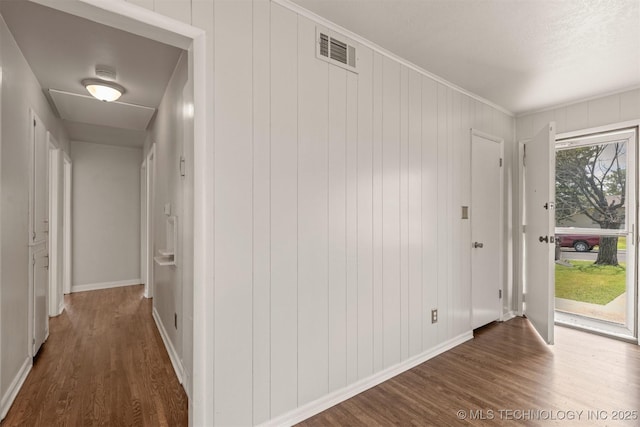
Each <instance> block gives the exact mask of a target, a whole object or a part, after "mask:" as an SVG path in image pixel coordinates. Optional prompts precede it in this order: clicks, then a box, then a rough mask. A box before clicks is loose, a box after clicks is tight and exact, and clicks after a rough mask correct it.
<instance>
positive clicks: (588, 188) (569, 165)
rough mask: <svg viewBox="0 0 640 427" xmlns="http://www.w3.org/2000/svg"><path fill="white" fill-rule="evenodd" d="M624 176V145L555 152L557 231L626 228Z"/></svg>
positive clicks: (614, 143)
mask: <svg viewBox="0 0 640 427" xmlns="http://www.w3.org/2000/svg"><path fill="white" fill-rule="evenodd" d="M626 172H627V144H626V142H611V143H607V144H599V145H588V146H579V147H572V148H563V149H560V150H558V151H557V152H556V227H580V228H595V229H616V230H617V229H623V228H625V221H626V218H625V216H626V205H625V203H626V182H627V174H626Z"/></svg>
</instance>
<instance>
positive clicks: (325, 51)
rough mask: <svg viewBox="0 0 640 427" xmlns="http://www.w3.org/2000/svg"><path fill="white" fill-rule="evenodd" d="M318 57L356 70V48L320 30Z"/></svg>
mask: <svg viewBox="0 0 640 427" xmlns="http://www.w3.org/2000/svg"><path fill="white" fill-rule="evenodd" d="M317 56H318V58H320V59H322V60H325V61H327V62H329V63H330V64H334V65H338V66H341V67H342V68H346V69H347V70H349V71H353V72H356V64H357V60H356V48H355V47H353V46H350V45H348V44H347V43H345V42H343V41H341V40H338V39H336V38H334V37H331V36H330V35H328V34H326V33H322V32H318V50H317Z"/></svg>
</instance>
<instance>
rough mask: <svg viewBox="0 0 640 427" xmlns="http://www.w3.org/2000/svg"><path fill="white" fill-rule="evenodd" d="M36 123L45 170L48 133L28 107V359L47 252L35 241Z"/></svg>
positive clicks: (46, 299)
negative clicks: (40, 259)
mask: <svg viewBox="0 0 640 427" xmlns="http://www.w3.org/2000/svg"><path fill="white" fill-rule="evenodd" d="M36 123H39V124H40V125H41V126H42V127H43V130H44V132H45V141H44V144H45V147H46V149H47V159H46V161H45V165H46V166H47V169H48V168H49V156H48V154H49V146H48V144H49V141H48V139H49V138H48V134H49V132H48V131H47V128H46V126H45V124H44V122H43V121H42V119H41V118H40V116H38V114H37V113H36V111H35V110H34V109H33V108H32V107H30V108H29V123H28V126H29V167H28V174H29V203H28V205H29V215H28V216H29V218H28V219H29V226H28V235H27V236H25V237H27V245H28V247H29V260H28V279H29V286H28V288H29V290H28V298H29V305H28V307H27V314H28V316H27V354H28V355H29V356H30V357H34V356H35V355H36V353H35V351H34V345H35V336H36V331H35V329H36V310H35V305H36V291H35V280H36V277H35V264H36V255H39V254H41V253H42V252H43V251H44V252H47V246H48V242H47V240H46V239H39V240H35V237H36V229H37V227H36V212H35V209H36V203H35V197H36V196H35V193H36V191H35V185H36V181H35V170H36V169H35V158H36V131H35V129H36ZM48 174H49V171H48V170H47V172H46V173H45V179H46V180H47V182H45V196H46V197H47V198H48V194H49V191H48V190H49V183H48V180H49V178H48ZM46 205H47V212H48V208H49V207H48V201H47V202H46ZM47 255H48V254H47ZM45 291H46V293H47V295H46V297H45V311H46V313H44V315H45V316H46V318H47V321H46V326H45V338H44V340H43V342H44V341H46V339H47V336H48V335H49V301H48V299H49V293H50V290H49V284H48V283H47V285H46V286H45Z"/></svg>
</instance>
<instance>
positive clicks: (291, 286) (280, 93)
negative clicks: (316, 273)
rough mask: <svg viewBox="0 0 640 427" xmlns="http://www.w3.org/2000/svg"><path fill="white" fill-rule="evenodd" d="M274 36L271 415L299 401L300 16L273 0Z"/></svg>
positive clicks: (272, 59)
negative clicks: (298, 91)
mask: <svg viewBox="0 0 640 427" xmlns="http://www.w3.org/2000/svg"><path fill="white" fill-rule="evenodd" d="M265 36H266V35H265ZM270 38H271V48H270V52H271V97H270V99H271V417H275V416H277V415H280V414H282V413H283V412H286V411H288V410H291V409H292V408H295V407H296V406H297V404H298V304H297V301H298V276H297V274H298V214H297V209H298V164H297V159H298V144H297V142H298V141H297V138H298V93H297V88H298V61H297V52H298V16H297V15H296V14H295V13H293V12H292V11H290V10H288V9H285V8H283V7H282V6H279V5H275V4H273V3H272V4H271V35H270ZM228 66H230V67H235V65H232V64H228ZM318 369H322V368H321V367H319V368H318Z"/></svg>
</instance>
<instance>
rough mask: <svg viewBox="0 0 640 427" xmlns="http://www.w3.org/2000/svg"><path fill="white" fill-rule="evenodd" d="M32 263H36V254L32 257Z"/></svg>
mask: <svg viewBox="0 0 640 427" xmlns="http://www.w3.org/2000/svg"><path fill="white" fill-rule="evenodd" d="M31 265H36V256H35V255H34V256H33V257H32V258H31Z"/></svg>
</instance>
